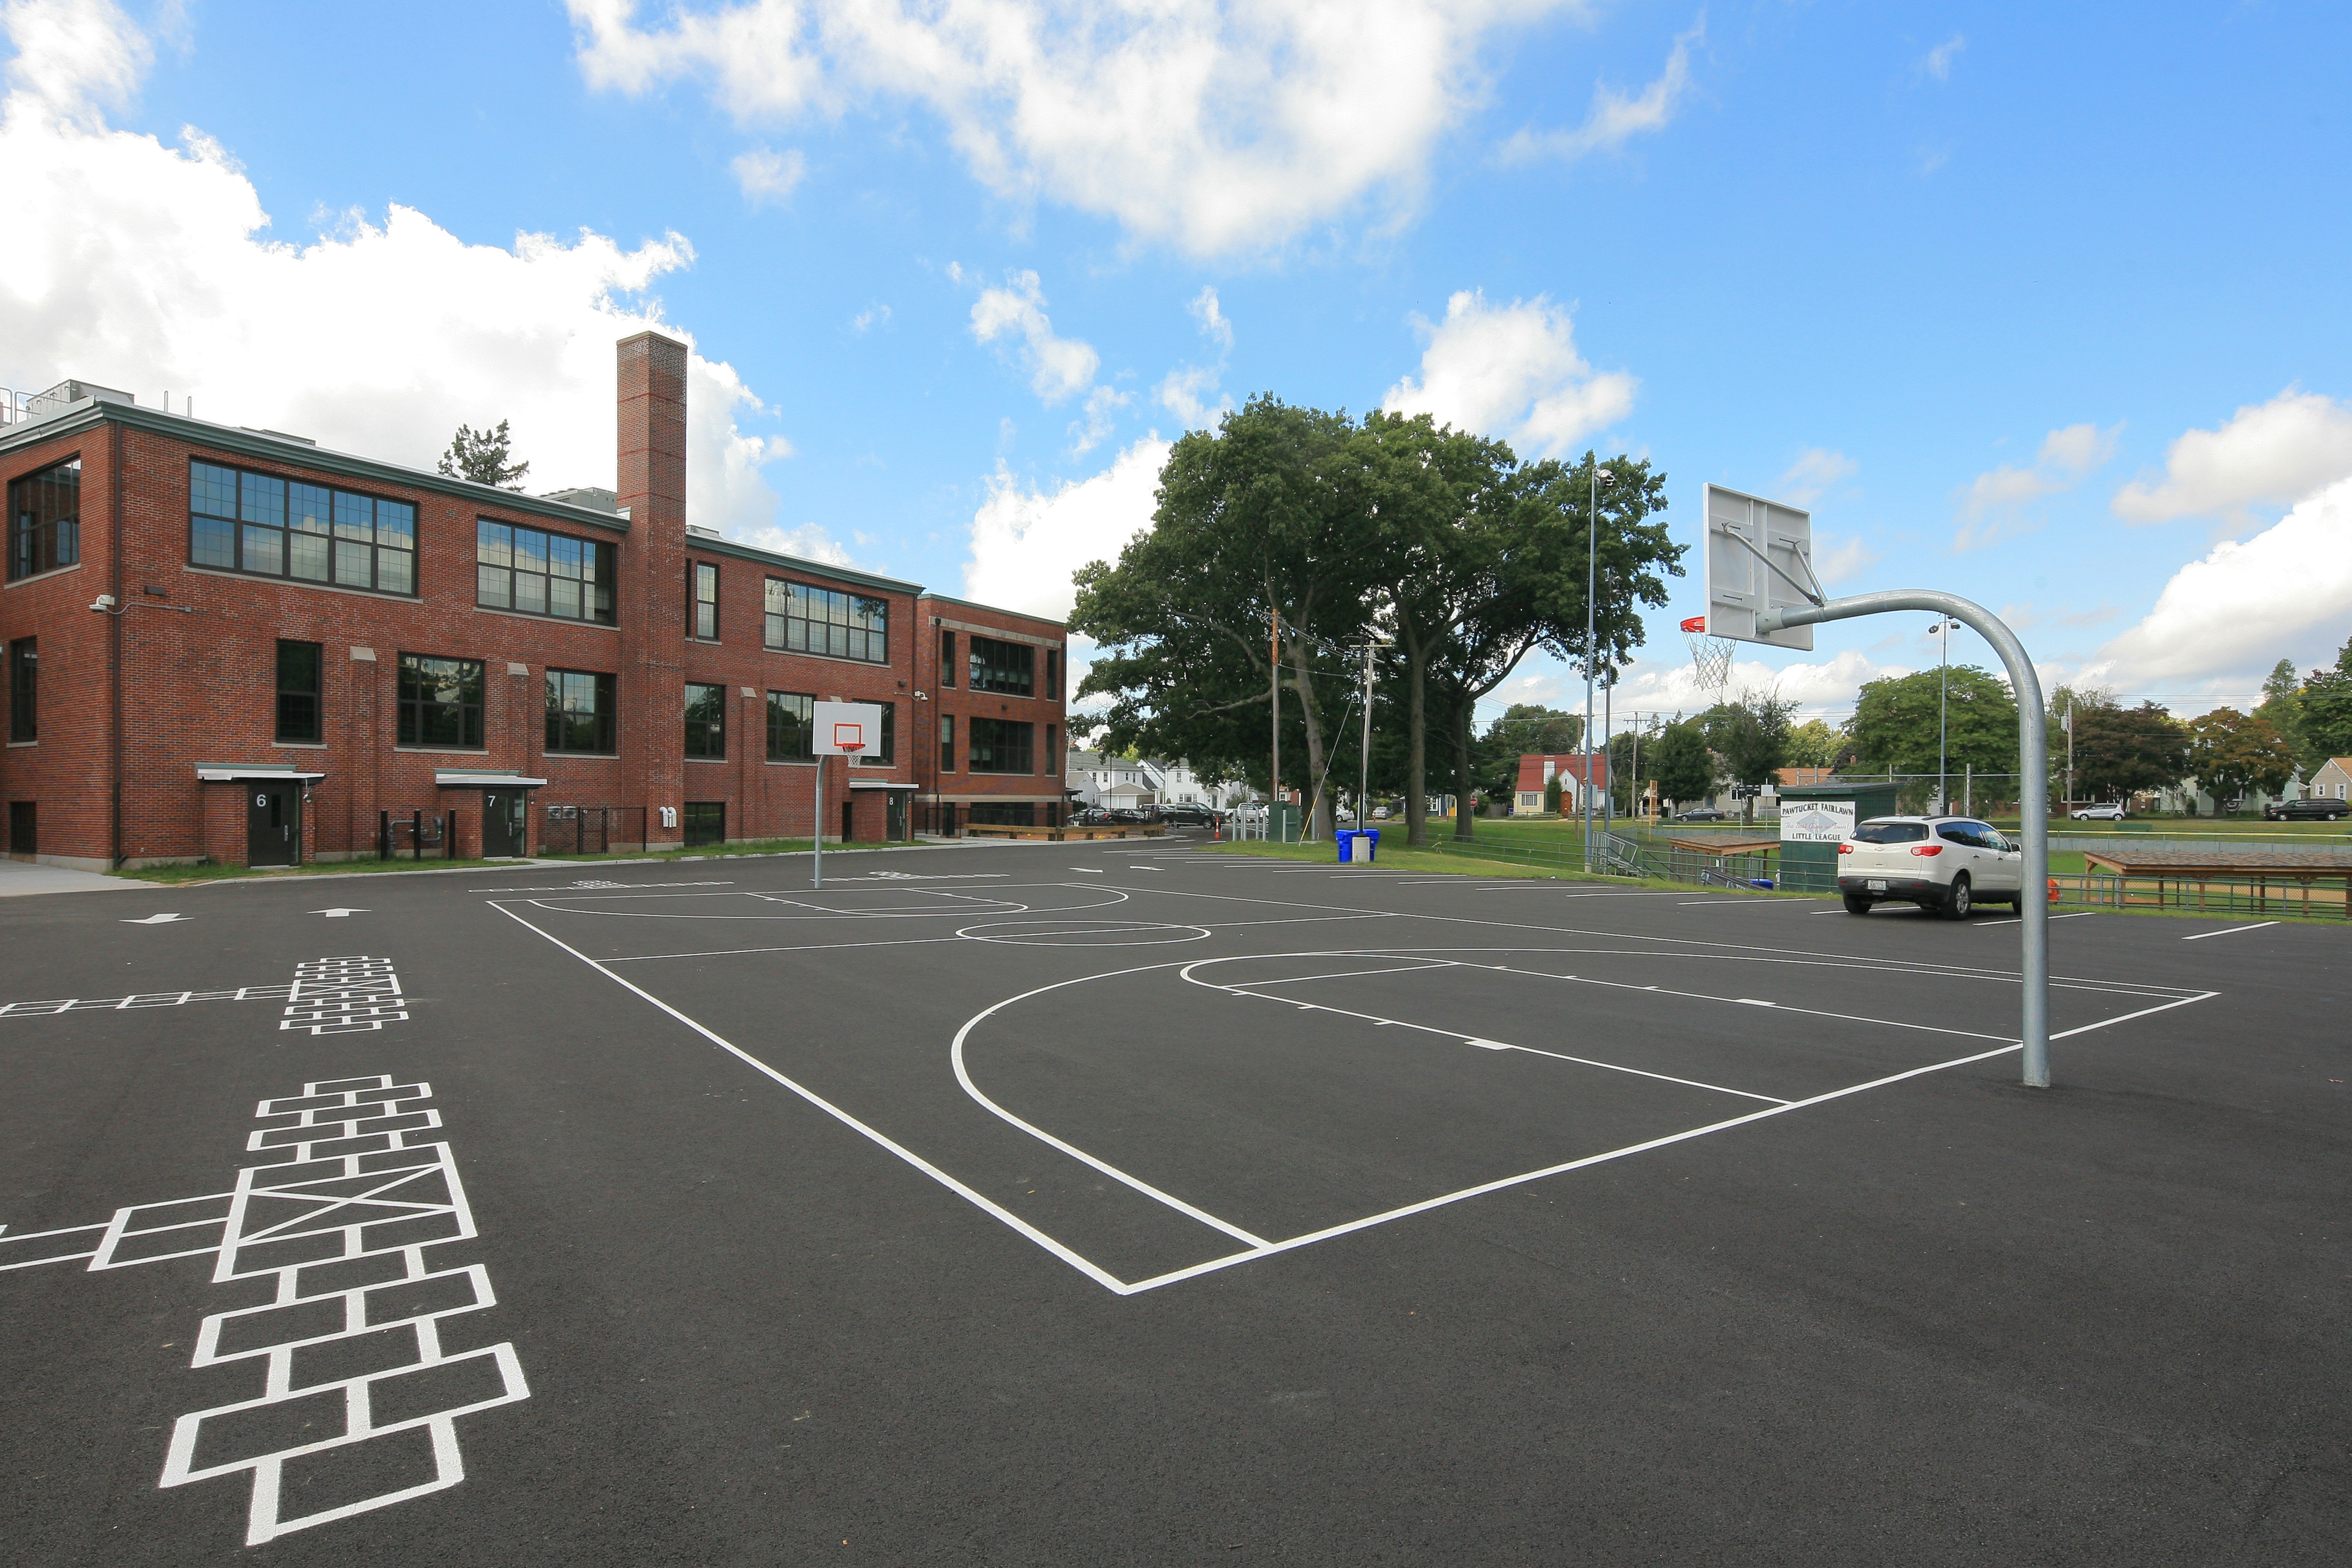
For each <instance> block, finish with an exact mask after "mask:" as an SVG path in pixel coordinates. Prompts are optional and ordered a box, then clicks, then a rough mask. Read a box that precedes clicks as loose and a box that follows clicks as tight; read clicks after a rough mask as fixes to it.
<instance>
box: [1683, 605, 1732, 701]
mask: <svg viewBox="0 0 2352 1568" xmlns="http://www.w3.org/2000/svg"><path fill="white" fill-rule="evenodd" d="M1683 640H1684V641H1685V642H1686V643H1688V644H1690V651H1691V663H1693V664H1694V665H1696V666H1697V667H1698V689H1700V690H1701V691H1704V692H1706V693H1707V694H1708V695H1709V696H1710V697H1712V698H1713V699H1714V700H1716V701H1717V702H1720V701H1722V700H1723V689H1724V688H1725V687H1726V686H1727V685H1729V684H1730V683H1731V656H1732V654H1733V652H1734V651H1735V650H1736V647H1737V645H1736V644H1734V643H1733V642H1732V640H1731V639H1730V638H1729V637H1708V636H1707V635H1706V616H1692V617H1691V618H1690V619H1688V620H1686V621H1685V622H1684V623H1683Z"/></svg>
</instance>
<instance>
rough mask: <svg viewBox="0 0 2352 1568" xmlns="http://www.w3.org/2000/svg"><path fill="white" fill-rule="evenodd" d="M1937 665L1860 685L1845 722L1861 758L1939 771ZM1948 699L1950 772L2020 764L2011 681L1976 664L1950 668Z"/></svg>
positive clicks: (2008, 769) (2001, 770)
mask: <svg viewBox="0 0 2352 1568" xmlns="http://www.w3.org/2000/svg"><path fill="white" fill-rule="evenodd" d="M1937 679H1938V672H1937V671H1936V670H1933V669H1923V670H1921V671H1919V672H1918V673H1917V674H1916V675H1902V676H1892V677H1889V678H1888V679H1885V680H1874V681H1870V682H1869V683H1867V684H1866V685H1864V687H1863V689H1862V697H1861V700H1860V701H1859V702H1858V703H1857V704H1856V705H1855V708H1854V713H1853V720H1852V721H1850V722H1849V724H1848V726H1847V731H1848V733H1849V734H1850V735H1851V736H1852V737H1853V747H1854V751H1855V753H1856V760H1857V762H1858V763H1860V762H1863V761H1864V760H1866V761H1867V763H1870V764H1874V765H1875V766H1876V767H1877V768H1881V769H1885V771H1887V772H1890V773H1910V774H1914V775H1920V774H1927V775H1932V774H1933V773H1935V772H1936V755H1937V752H1936V734H1937V728H1936V726H1937ZM1949 679H1950V691H1949V700H1948V703H1947V704H1946V709H1945V712H1946V718H1947V724H1948V746H1947V750H1946V755H1947V757H1948V764H1947V765H1948V768H1949V769H1950V772H1951V775H1952V776H1953V777H1955V778H1957V777H1958V776H1959V775H1960V774H1961V773H1963V772H1965V771H1967V770H1969V769H1973V770H1974V771H1975V772H1977V773H1993V774H2013V773H2016V771H2017V700H2016V699H2015V698H2014V697H2012V696H2011V695H2010V690H2009V687H2008V685H2007V683H2006V682H2004V681H2002V680H2000V679H1997V678H1996V677H1994V676H1993V675H1991V674H1990V672H1988V671H1986V670H1983V669H1979V668H1977V667H1976V666H1975V665H1972V664H1956V665H1954V666H1952V667H1951V669H1950V671H1949Z"/></svg>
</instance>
